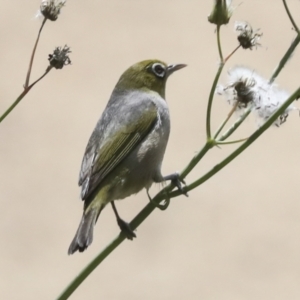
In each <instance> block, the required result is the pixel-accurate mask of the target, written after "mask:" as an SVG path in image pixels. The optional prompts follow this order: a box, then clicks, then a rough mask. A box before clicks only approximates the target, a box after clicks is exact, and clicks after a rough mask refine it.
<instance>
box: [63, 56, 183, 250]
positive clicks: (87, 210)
mask: <svg viewBox="0 0 300 300" xmlns="http://www.w3.org/2000/svg"><path fill="white" fill-rule="evenodd" d="M184 67H186V65H185V64H172V65H167V64H166V63H164V62H162V61H160V60H145V61H142V62H139V63H136V64H134V65H133V66H131V67H130V68H128V69H127V70H126V71H125V72H124V73H123V74H122V76H121V77H120V79H119V81H118V83H117V84H116V86H115V88H114V90H113V92H112V95H111V97H110V99H109V101H108V103H107V106H106V108H105V110H104V112H103V113H102V116H101V118H100V120H99V121H98V123H97V125H96V127H95V129H94V131H93V133H92V135H91V137H90V139H89V141H88V144H87V147H86V150H85V153H84V156H83V160H82V165H81V170H80V174H79V186H81V199H82V200H83V201H84V212H83V216H82V219H81V222H80V224H79V228H78V230H77V232H76V234H75V237H74V239H73V241H72V243H71V245H70V247H69V251H68V254H73V253H74V252H76V251H77V250H78V251H79V252H82V251H84V250H85V249H86V248H87V247H88V246H89V245H90V244H91V243H92V241H93V230H94V226H95V224H96V222H97V219H98V217H99V214H100V212H101V211H102V209H103V208H104V207H105V206H106V204H108V203H109V202H110V203H111V205H112V208H113V211H114V213H115V215H116V218H117V223H118V225H119V227H120V229H121V231H122V232H124V233H125V235H126V237H127V238H128V239H133V238H134V237H136V235H135V233H134V232H133V231H132V230H131V228H130V226H129V224H128V223H126V222H125V221H124V220H122V219H121V218H120V216H119V214H118V212H117V209H116V206H115V203H114V201H115V200H118V199H124V198H126V197H128V196H130V195H132V194H136V193H138V192H139V191H141V190H142V189H143V188H146V190H147V192H148V190H149V188H150V186H151V185H152V183H153V182H163V181H165V180H171V181H172V183H173V184H174V185H176V186H177V187H178V188H179V189H180V190H181V191H182V192H183V190H182V186H181V182H183V181H182V180H180V178H179V175H178V173H174V174H171V175H168V176H162V174H161V164H162V160H163V157H164V153H165V150H166V146H167V142H168V138H169V133H170V116H169V109H168V105H167V103H166V101H165V88H166V81H167V79H168V77H169V76H170V75H171V74H172V73H173V72H174V71H177V70H179V69H182V68H184Z"/></svg>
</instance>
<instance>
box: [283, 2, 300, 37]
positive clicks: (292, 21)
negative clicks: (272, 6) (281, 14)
mask: <svg viewBox="0 0 300 300" xmlns="http://www.w3.org/2000/svg"><path fill="white" fill-rule="evenodd" d="M282 2H283V5H284V8H285V10H286V13H287V14H288V17H289V18H290V21H291V23H292V25H293V27H294V29H295V30H296V31H297V33H298V34H300V31H299V28H298V26H297V24H296V22H295V21H294V18H293V17H292V14H291V13H290V10H289V8H288V6H287V4H286V1H285V0H282Z"/></svg>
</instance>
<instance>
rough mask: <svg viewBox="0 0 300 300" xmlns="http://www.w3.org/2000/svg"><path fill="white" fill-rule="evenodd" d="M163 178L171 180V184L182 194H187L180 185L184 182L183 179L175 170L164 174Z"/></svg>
mask: <svg viewBox="0 0 300 300" xmlns="http://www.w3.org/2000/svg"><path fill="white" fill-rule="evenodd" d="M163 179H164V180H171V182H172V184H173V185H175V186H176V187H177V188H178V190H179V191H180V192H181V193H182V194H183V195H185V196H186V197H188V196H189V195H188V193H187V192H186V191H184V189H183V187H182V183H183V184H185V181H184V180H183V179H181V178H180V176H179V173H177V172H175V173H173V174H170V175H167V176H164V177H163Z"/></svg>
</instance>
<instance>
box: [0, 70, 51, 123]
mask: <svg viewBox="0 0 300 300" xmlns="http://www.w3.org/2000/svg"><path fill="white" fill-rule="evenodd" d="M52 68H53V67H52V66H49V67H48V68H47V69H46V71H45V73H44V74H43V75H42V76H41V77H40V78H38V79H37V80H36V81H35V82H33V83H32V84H31V85H29V86H27V87H26V88H25V89H24V90H23V92H22V93H21V94H20V96H19V97H18V98H17V99H16V100H15V101H14V102H13V104H12V105H11V106H10V107H9V108H8V109H7V110H6V111H5V112H4V113H3V115H2V116H1V117H0V123H1V122H2V121H3V120H4V119H5V118H6V117H7V116H8V115H9V114H10V113H11V111H12V110H13V109H14V108H15V107H16V106H17V105H18V104H19V102H20V101H21V100H22V99H23V98H24V97H25V95H26V94H27V93H28V92H29V91H30V90H31V88H33V86H34V85H35V84H37V83H38V82H39V81H40V80H41V79H43V78H44V77H45V76H46V75H47V74H48V73H49V72H50V70H51V69H52Z"/></svg>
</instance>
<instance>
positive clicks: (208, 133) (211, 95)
mask: <svg viewBox="0 0 300 300" xmlns="http://www.w3.org/2000/svg"><path fill="white" fill-rule="evenodd" d="M217 43H218V50H219V56H220V65H219V69H218V71H217V74H216V76H215V79H214V82H213V84H212V87H211V89H210V93H209V98H208V103H207V111H206V138H207V140H210V139H211V124H210V123H211V108H212V102H213V98H214V94H215V90H216V86H217V84H218V81H219V78H220V75H221V73H222V70H223V67H224V61H223V55H222V48H221V42H220V26H217Z"/></svg>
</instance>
